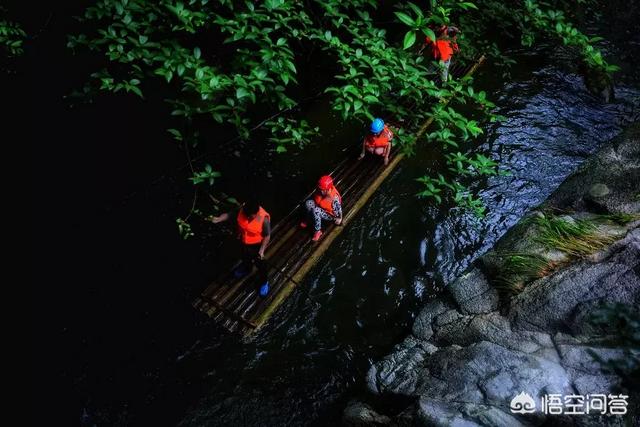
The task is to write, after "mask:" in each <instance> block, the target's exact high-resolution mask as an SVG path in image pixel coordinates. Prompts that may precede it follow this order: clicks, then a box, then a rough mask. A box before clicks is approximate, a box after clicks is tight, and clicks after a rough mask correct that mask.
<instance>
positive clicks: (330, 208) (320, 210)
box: [300, 175, 342, 242]
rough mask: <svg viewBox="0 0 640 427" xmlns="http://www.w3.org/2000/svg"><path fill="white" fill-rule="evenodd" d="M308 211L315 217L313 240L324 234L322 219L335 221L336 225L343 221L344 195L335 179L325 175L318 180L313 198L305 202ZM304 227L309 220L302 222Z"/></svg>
mask: <svg viewBox="0 0 640 427" xmlns="http://www.w3.org/2000/svg"><path fill="white" fill-rule="evenodd" d="M305 206H306V208H307V213H308V215H309V216H311V217H312V218H313V226H314V230H315V232H314V234H313V237H312V238H311V240H313V241H314V242H317V241H318V240H319V239H320V236H322V221H323V220H324V221H333V222H335V223H336V225H340V224H341V223H342V197H340V193H339V192H338V190H337V189H336V187H335V186H334V185H333V179H332V178H331V177H330V176H329V175H325V176H323V177H321V178H320V180H319V181H318V187H317V188H316V192H315V193H314V195H313V198H312V199H309V200H307V202H306V203H305ZM300 226H301V227H302V228H306V227H307V222H306V221H302V222H301V223H300Z"/></svg>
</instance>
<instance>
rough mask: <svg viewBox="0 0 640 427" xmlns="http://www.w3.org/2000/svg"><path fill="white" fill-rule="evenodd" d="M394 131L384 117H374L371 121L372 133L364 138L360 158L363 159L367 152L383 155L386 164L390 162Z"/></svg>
mask: <svg viewBox="0 0 640 427" xmlns="http://www.w3.org/2000/svg"><path fill="white" fill-rule="evenodd" d="M392 139H393V132H391V130H390V129H389V127H388V126H387V125H386V124H385V123H384V120H382V119H379V118H378V119H374V120H373V122H371V133H370V134H369V135H367V136H366V137H365V138H364V141H363V143H362V153H361V154H360V157H359V158H358V159H362V158H363V157H364V155H365V154H366V152H367V151H368V152H369V153H371V154H376V155H378V156H382V157H383V159H384V164H385V166H386V165H388V164H389V153H391V140H392Z"/></svg>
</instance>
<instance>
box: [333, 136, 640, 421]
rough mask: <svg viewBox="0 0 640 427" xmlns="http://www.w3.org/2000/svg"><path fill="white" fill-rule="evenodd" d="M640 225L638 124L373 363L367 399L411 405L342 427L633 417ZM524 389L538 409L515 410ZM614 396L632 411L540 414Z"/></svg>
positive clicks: (350, 410)
mask: <svg viewBox="0 0 640 427" xmlns="http://www.w3.org/2000/svg"><path fill="white" fill-rule="evenodd" d="M639 219H640V125H634V126H632V127H631V128H630V129H628V130H627V132H625V134H624V135H623V136H622V137H620V138H618V139H617V140H616V141H614V142H613V143H611V144H608V145H607V146H606V147H605V148H603V149H602V150H601V151H600V152H598V153H597V154H595V155H594V156H593V157H592V158H591V159H589V160H588V161H587V162H585V164H583V166H582V167H581V168H580V169H579V170H578V171H577V172H576V173H575V174H573V175H572V176H571V177H569V178H568V179H567V180H566V181H565V182H564V183H563V184H562V185H561V186H560V187H559V188H558V189H557V190H556V191H555V192H554V193H553V194H552V195H551V196H550V197H549V199H548V200H547V201H546V202H545V203H544V204H543V205H541V206H540V207H539V208H538V209H536V210H535V211H533V212H531V213H530V214H529V215H527V217H526V218H524V219H523V220H522V221H520V222H519V223H518V225H516V226H515V227H513V228H512V229H511V230H509V232H507V234H506V235H505V236H503V238H502V239H500V241H499V242H498V243H497V244H496V246H495V247H494V248H493V249H492V250H491V251H490V252H488V253H486V254H485V255H483V256H482V257H481V258H480V259H478V260H477V261H476V262H475V263H474V265H473V266H472V267H471V268H470V269H469V270H468V271H467V272H466V273H465V274H464V275H463V276H462V277H460V278H458V280H456V281H455V282H454V283H452V284H450V285H449V286H448V287H447V292H446V293H445V294H444V295H442V296H441V297H439V298H438V299H436V300H434V301H432V302H430V303H428V304H427V305H426V306H425V307H424V308H423V310H422V311H421V312H420V314H419V315H418V317H417V319H416V321H415V324H414V325H413V330H412V334H411V335H410V336H409V337H407V338H406V339H405V340H404V341H403V342H402V343H400V344H398V345H397V346H396V347H395V348H394V350H393V352H392V353H391V354H389V355H388V356H387V357H385V358H384V359H383V360H381V361H379V362H377V363H375V364H374V365H373V366H372V367H371V369H370V371H369V373H368V378H367V384H368V388H369V391H370V392H371V393H373V394H374V395H377V396H378V397H377V398H373V399H371V400H372V401H373V400H377V401H380V400H384V399H387V398H389V399H391V398H393V397H396V396H404V397H406V398H407V402H409V403H408V404H407V406H405V407H404V408H403V409H401V410H400V412H396V413H393V414H385V415H381V414H379V413H378V412H376V407H375V406H376V405H375V404H374V405H373V406H372V405H368V404H366V403H363V402H355V401H354V402H351V403H350V404H349V406H348V407H347V409H346V410H345V413H344V421H345V423H346V424H349V425H416V424H418V425H437V426H448V425H465V426H473V425H491V426H515V425H539V424H543V423H550V424H552V425H555V424H565V423H571V424H577V425H603V424H605V425H633V424H634V422H635V423H637V422H638V419H637V405H638V399H639V397H638V395H637V394H635V395H634V393H633V391H634V390H633V387H637V386H638V382H637V380H638V378H637V376H638V360H640V349H639V348H638V346H637V344H638V336H637V330H635V331H634V332H635V335H633V337H634V339H635V341H633V340H632V341H629V340H628V339H627V338H628V337H627V338H625V337H626V335H625V333H626V332H625V328H629V327H630V323H629V318H628V317H624V316H632V317H633V316H635V318H636V319H637V318H638V317H637V316H638V307H640V228H639V225H640V220H639ZM623 314H624V316H623ZM621 319H622V320H621ZM607 366H609V367H610V366H615V367H616V369H613V370H612V369H607ZM635 391H637V388H636V389H635ZM522 392H524V393H526V394H528V395H530V396H531V397H532V399H533V401H532V402H530V403H533V404H535V405H537V408H536V410H535V412H533V413H527V414H523V413H514V412H513V411H512V405H514V404H515V405H516V406H517V404H518V402H517V401H512V400H513V399H514V398H515V397H516V396H517V395H519V394H520V393H522ZM610 393H611V394H614V395H620V394H624V395H630V397H629V399H627V401H628V407H627V410H628V413H627V415H616V416H611V415H590V416H575V415H566V412H567V406H566V405H565V406H563V409H562V411H563V413H564V414H562V415H548V414H544V413H543V411H541V408H540V404H541V400H540V399H541V398H542V397H543V396H544V395H549V394H559V395H562V399H564V397H565V396H568V395H583V396H586V395H593V394H606V395H608V394H610ZM634 400H635V402H634ZM575 401H576V400H574V402H575ZM520 403H522V402H520ZM563 405H564V404H563ZM583 406H584V405H583ZM583 409H584V408H583ZM525 412H526V411H525ZM608 412H611V411H610V410H609V411H608Z"/></svg>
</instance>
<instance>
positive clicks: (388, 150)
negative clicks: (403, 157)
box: [383, 139, 391, 166]
mask: <svg viewBox="0 0 640 427" xmlns="http://www.w3.org/2000/svg"><path fill="white" fill-rule="evenodd" d="M390 153H391V139H389V143H388V144H387V146H386V147H384V153H383V154H384V165H385V166H386V165H388V164H389V154H390Z"/></svg>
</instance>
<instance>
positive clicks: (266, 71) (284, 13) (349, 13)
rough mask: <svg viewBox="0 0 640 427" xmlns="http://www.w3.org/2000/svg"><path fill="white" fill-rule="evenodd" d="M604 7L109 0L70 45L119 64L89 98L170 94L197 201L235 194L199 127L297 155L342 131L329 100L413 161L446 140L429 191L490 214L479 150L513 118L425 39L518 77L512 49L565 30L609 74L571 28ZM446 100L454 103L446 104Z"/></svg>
mask: <svg viewBox="0 0 640 427" xmlns="http://www.w3.org/2000/svg"><path fill="white" fill-rule="evenodd" d="M598 3H599V2H597V1H584V0H581V1H568V0H567V1H564V0H561V1H541V2H534V1H532V0H526V1H524V2H515V3H513V4H512V3H509V4H507V3H504V2H498V1H493V0H476V1H474V2H469V1H458V0H430V1H427V2H419V3H415V4H414V3H411V2H394V3H393V4H390V5H385V6H384V7H382V6H379V5H378V2H375V1H373V0H349V1H339V0H323V1H319V0H309V1H297V0H265V1H262V2H245V1H231V0H217V1H209V0H189V1H175V0H160V1H157V2H148V1H144V0H100V1H98V2H96V3H95V4H94V5H93V6H90V7H88V8H87V9H86V11H85V12H84V14H83V15H82V16H81V17H79V20H80V21H81V22H82V23H84V24H86V29H87V30H86V31H85V32H83V33H80V34H72V35H70V37H69V42H68V46H69V47H70V48H71V49H73V50H75V51H80V50H89V51H92V52H94V53H95V54H96V55H98V56H103V57H105V58H106V59H107V61H106V63H105V66H104V67H103V68H100V69H97V70H96V71H95V72H94V73H92V74H91V76H90V77H91V78H90V80H89V82H88V83H87V86H86V88H85V90H84V93H85V94H88V96H94V95H95V94H97V93H98V92H99V91H107V92H113V93H116V92H128V93H131V94H132V95H134V96H138V97H145V96H146V94H147V92H148V91H149V90H152V89H151V88H155V87H157V85H158V84H162V85H163V86H164V89H163V90H166V92H167V93H169V94H170V96H169V97H168V102H169V103H170V104H171V106H172V112H171V114H172V115H173V116H175V117H176V118H177V119H179V120H176V121H174V122H175V123H178V125H176V126H174V127H173V128H171V129H169V132H170V133H171V135H172V136H173V137H174V138H175V139H176V140H178V141H179V142H180V143H181V144H182V145H183V146H184V150H185V153H186V154H187V156H188V159H189V163H190V165H191V168H192V174H193V179H192V181H193V183H194V184H196V197H195V199H197V193H198V192H199V191H204V192H206V193H208V194H209V195H210V197H208V198H206V199H205V200H212V199H213V200H223V199H224V198H223V197H221V196H220V195H218V194H215V191H213V190H212V189H210V188H208V187H207V186H208V184H213V183H214V181H215V180H214V179H207V178H206V177H205V178H203V179H201V178H202V177H203V176H205V175H206V176H207V177H213V174H214V172H215V173H216V174H218V173H219V171H216V170H215V169H217V168H219V167H217V168H212V167H211V166H208V165H209V164H208V163H207V164H205V163H202V164H199V163H197V162H192V161H191V158H192V157H189V153H188V152H189V150H194V149H197V148H194V146H195V145H197V144H198V142H200V141H201V139H202V138H201V137H200V136H198V135H197V132H196V131H195V127H196V125H195V124H194V121H195V120H203V119H206V120H212V121H213V122H215V123H216V124H217V125H218V126H219V128H220V129H221V131H224V132H227V133H230V134H235V137H234V138H235V139H240V140H258V139H261V140H264V141H268V143H265V148H264V149H265V150H275V151H276V152H277V153H282V154H285V155H286V153H288V152H290V151H291V150H299V149H303V148H304V147H305V146H306V145H307V144H308V143H309V142H310V141H311V140H312V139H314V138H318V137H320V135H321V134H322V133H323V132H327V131H329V130H328V129H321V128H319V127H317V126H314V125H313V124H310V123H308V122H306V121H305V120H302V118H301V117H300V111H301V110H304V107H305V106H306V105H307V103H308V102H310V101H315V100H317V99H318V98H323V97H324V99H326V101H327V102H329V103H330V104H331V106H332V108H333V110H335V111H336V113H337V114H338V115H339V117H341V119H342V120H343V121H348V122H353V121H355V122H358V123H362V124H363V125H364V124H365V123H367V122H368V121H370V120H371V119H373V117H383V118H385V119H386V120H387V121H388V122H390V123H391V124H393V125H394V126H395V127H396V128H397V132H396V136H397V138H396V141H397V142H398V143H399V145H400V146H401V148H402V149H403V150H404V151H405V152H407V153H408V154H412V153H415V151H416V148H417V145H418V144H422V143H427V144H432V145H434V146H435V147H436V148H437V152H438V153H439V154H440V158H438V159H434V161H435V163H437V164H442V165H443V166H444V167H442V168H440V172H441V173H431V174H425V175H424V176H423V177H420V178H419V182H420V183H421V185H423V189H422V191H420V192H419V196H422V197H426V198H429V199H431V200H434V201H435V202H437V203H441V202H442V201H443V200H451V201H453V202H454V203H455V204H457V205H459V206H463V207H466V208H469V209H471V210H472V211H474V212H475V213H476V214H477V215H482V213H483V211H484V208H483V206H482V203H481V201H480V200H479V199H478V198H477V196H476V195H475V194H474V193H473V192H472V191H471V190H470V188H469V186H470V185H471V184H472V183H473V182H474V180H477V179H478V178H479V177H481V176H491V175H495V174H497V173H498V166H499V165H498V164H497V163H496V162H495V161H494V160H493V159H489V158H487V157H485V156H483V155H482V154H481V153H475V152H474V151H473V149H472V146H471V144H470V142H471V141H472V140H473V139H474V138H477V137H478V136H479V135H481V134H482V133H483V128H484V127H485V126H486V125H487V123H489V122H492V121H496V120H499V119H500V117H499V116H497V115H496V114H494V112H493V110H494V107H495V105H494V104H493V103H492V102H491V101H490V100H489V99H490V96H489V95H487V94H486V93H485V92H484V91H482V90H478V89H477V88H475V87H474V85H473V80H472V79H471V78H465V79H461V80H450V81H447V82H443V83H439V82H438V79H437V76H438V75H439V74H440V73H439V65H438V64H437V63H436V62H434V61H431V60H430V59H429V58H427V57H425V56H423V55H421V54H418V50H419V47H420V45H421V44H422V42H421V40H424V37H426V36H429V37H432V38H433V37H434V33H433V28H435V26H439V25H450V24H454V25H456V26H458V27H459V28H460V29H461V30H462V32H461V34H460V35H459V37H458V40H457V42H458V44H459V45H460V49H461V54H460V55H459V58H458V60H459V61H463V62H465V61H466V62H468V61H471V60H472V59H473V58H475V57H477V56H478V55H479V54H481V53H484V54H487V55H488V56H490V57H491V58H492V59H493V60H494V61H496V62H497V63H499V64H501V65H502V67H503V69H504V70H508V66H509V65H510V64H511V63H512V61H511V60H510V59H509V58H508V57H507V56H506V55H504V54H503V48H504V46H503V44H504V43H502V42H501V41H502V40H504V39H505V38H508V39H513V38H520V40H521V41H522V44H524V45H525V46H530V45H531V44H532V43H533V42H534V41H535V40H536V38H539V37H544V36H547V35H549V34H553V35H555V36H556V37H559V40H561V41H563V42H564V43H565V44H567V45H571V46H575V47H576V48H577V49H578V51H579V54H580V55H581V57H582V58H583V60H584V61H585V63H586V64H587V65H588V66H590V67H592V68H596V69H598V70H599V71H601V72H603V73H606V74H607V75H608V74H609V73H611V72H613V71H615V66H613V65H610V64H608V63H607V62H606V61H605V60H604V58H603V56H602V54H601V53H600V51H599V50H598V49H597V48H596V47H595V46H594V45H593V44H594V43H596V42H597V41H598V40H599V39H597V38H593V37H590V36H587V35H585V34H583V33H581V32H580V31H579V30H578V28H577V26H576V25H575V24H573V23H572V22H571V18H572V17H573V16H574V12H575V10H577V8H578V7H579V8H580V10H583V9H585V8H588V7H589V6H596V5H597V4H598ZM318 68H319V69H320V70H321V73H318ZM316 73H318V74H322V77H320V78H321V79H322V82H321V83H322V87H320V90H319V91H318V93H308V92H309V90H308V87H307V86H306V83H305V82H308V81H309V80H313V79H314V77H313V76H315V75H316ZM444 98H446V99H451V103H449V104H447V105H445V104H443V103H441V102H439V100H440V99H444ZM430 118H433V126H432V128H430V130H429V132H427V133H426V135H425V136H424V138H421V139H423V140H422V141H416V138H415V137H414V133H415V131H416V130H417V129H418V128H419V127H420V125H421V124H422V123H424V122H425V121H426V120H428V119H430ZM207 142H208V143H212V144H216V143H219V141H216V142H209V141H207ZM356 142H357V141H354V143H356ZM212 163H214V164H216V162H215V161H213V162H212ZM217 176H218V175H215V177H217ZM199 184H205V186H203V185H199ZM212 193H213V194H215V195H212ZM207 203H208V202H207ZM216 206H217V207H216ZM197 209H198V208H197V206H196V202H195V200H194V203H193V205H192V209H191V211H190V212H189V214H187V215H186V217H185V218H182V219H179V221H178V222H179V224H180V227H181V230H190V229H189V227H188V224H187V221H186V219H187V218H188V217H189V216H191V215H192V214H193V213H194V212H195V211H196V210H197ZM215 209H220V207H219V206H218V205H215V206H214V210H215ZM203 210H209V211H210V210H211V206H207V207H206V208H205V207H203ZM189 233H191V232H190V231H189V232H188V233H186V234H184V233H183V235H189Z"/></svg>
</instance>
